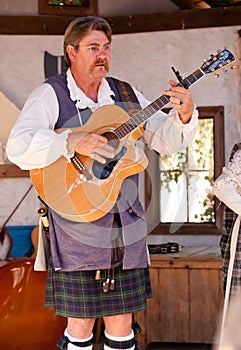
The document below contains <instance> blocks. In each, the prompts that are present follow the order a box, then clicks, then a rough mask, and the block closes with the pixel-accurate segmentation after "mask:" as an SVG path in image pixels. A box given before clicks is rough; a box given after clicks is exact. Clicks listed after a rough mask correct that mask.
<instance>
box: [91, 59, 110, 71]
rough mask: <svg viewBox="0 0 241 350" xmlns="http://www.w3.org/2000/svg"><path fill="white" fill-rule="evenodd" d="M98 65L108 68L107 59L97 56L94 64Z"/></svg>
mask: <svg viewBox="0 0 241 350" xmlns="http://www.w3.org/2000/svg"><path fill="white" fill-rule="evenodd" d="M99 65H103V66H104V67H105V69H109V64H108V62H107V59H106V58H104V59H102V58H100V57H99V58H97V60H96V61H95V62H94V66H99Z"/></svg>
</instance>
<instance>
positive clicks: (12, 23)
mask: <svg viewBox="0 0 241 350" xmlns="http://www.w3.org/2000/svg"><path fill="white" fill-rule="evenodd" d="M74 18H75V17H68V16H0V34H8V35H9V34H10V35H11V34H13V35H18V34H19V35H24V34H28V35H63V34H64V31H65V28H66V26H67V25H68V24H69V22H70V21H71V20H72V19H74ZM240 18H241V6H230V7H225V8H221V7H220V8H215V9H214V8H212V9H207V10H200V9H199V10H180V11H176V12H165V13H163V12H162V13H154V14H145V15H133V16H119V17H107V18H106V19H107V20H109V22H110V23H111V26H112V29H113V34H125V33H138V32H152V31H163V30H179V29H193V28H207V27H225V26H233V25H241V23H240Z"/></svg>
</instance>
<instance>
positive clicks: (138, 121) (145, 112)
mask: <svg viewBox="0 0 241 350" xmlns="http://www.w3.org/2000/svg"><path fill="white" fill-rule="evenodd" d="M203 75H204V73H203V72H202V71H201V70H200V69H197V70H196V71H195V72H193V73H192V74H190V75H189V76H188V77H187V78H185V79H184V80H183V85H185V87H187V88H188V87H189V86H191V85H192V84H194V83H195V82H196V81H198V80H199V79H200V78H201V77H202V76H203ZM178 85H179V86H181V84H178ZM169 100H170V98H169V96H166V95H162V96H160V97H158V98H157V99H156V100H155V101H153V102H152V103H150V104H149V105H148V106H146V107H145V108H144V109H142V110H140V111H139V112H137V113H136V114H134V115H133V116H132V117H131V118H130V119H128V120H127V121H126V122H125V123H123V124H121V125H120V126H119V127H118V128H116V129H115V134H116V135H117V137H118V138H119V139H121V138H124V137H125V136H127V135H128V134H130V133H131V132H132V131H133V130H135V129H136V128H138V127H139V126H140V125H142V124H144V123H145V122H146V121H147V119H149V118H150V117H151V116H153V115H154V114H155V113H156V112H158V111H159V110H160V109H161V108H163V107H164V106H165V105H167V104H168V103H169Z"/></svg>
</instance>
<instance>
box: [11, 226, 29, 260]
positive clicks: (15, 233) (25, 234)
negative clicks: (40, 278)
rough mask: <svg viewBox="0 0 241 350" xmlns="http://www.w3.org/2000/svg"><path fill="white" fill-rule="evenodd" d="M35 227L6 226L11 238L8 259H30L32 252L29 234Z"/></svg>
mask: <svg viewBox="0 0 241 350" xmlns="http://www.w3.org/2000/svg"><path fill="white" fill-rule="evenodd" d="M34 227H35V226H7V227H6V228H7V231H8V232H9V234H10V235H11V237H12V240H13V245H12V249H11V252H10V257H18V256H26V257H30V256H31V255H32V254H33V252H34V247H33V244H32V240H31V233H32V230H33V228H34Z"/></svg>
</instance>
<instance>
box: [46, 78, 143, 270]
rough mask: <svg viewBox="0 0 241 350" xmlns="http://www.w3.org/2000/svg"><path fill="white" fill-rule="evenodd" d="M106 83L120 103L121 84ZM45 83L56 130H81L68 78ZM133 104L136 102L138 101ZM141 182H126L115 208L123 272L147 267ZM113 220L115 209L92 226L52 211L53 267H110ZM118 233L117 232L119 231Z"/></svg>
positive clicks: (85, 116)
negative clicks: (54, 105)
mask: <svg viewBox="0 0 241 350" xmlns="http://www.w3.org/2000/svg"><path fill="white" fill-rule="evenodd" d="M107 80H108V83H109V84H110V87H111V89H112V90H113V91H114V92H115V103H118V102H121V97H120V93H119V91H118V81H117V80H116V79H114V78H108V79H107ZM46 82H47V83H48V84H50V85H51V86H52V87H53V89H54V90H55V93H56V96H57V98H58V102H59V118H58V121H57V123H56V125H55V129H60V128H63V127H70V128H73V127H79V126H80V122H79V118H78V113H77V110H76V106H75V101H72V100H71V99H70V96H69V90H68V88H67V81H66V76H65V75H63V74H59V75H57V76H54V77H52V78H50V79H48V80H47V81H46ZM133 94H134V92H133ZM134 102H135V103H136V101H134ZM80 113H81V116H82V119H84V120H85V122H86V121H87V120H88V118H89V116H90V114H91V112H90V110H89V109H88V108H87V109H86V110H80ZM138 179H139V176H138V175H137V174H136V175H132V176H130V177H128V178H126V179H125V180H124V181H123V183H122V186H121V190H120V193H119V196H118V200H117V202H116V205H115V210H116V208H117V210H118V213H119V215H120V219H121V226H122V233H123V237H124V245H125V254H124V260H123V267H124V269H130V268H142V267H146V266H147V250H146V231H147V229H146V221H145V213H144V210H143V207H142V205H141V202H140V200H139V195H138ZM80 200H81V199H80ZM113 220H114V208H113V209H112V210H111V211H110V212H109V213H107V214H106V215H105V216H104V217H102V218H100V219H98V220H96V221H94V222H90V223H78V222H73V221H69V220H66V219H64V218H62V217H60V216H59V215H58V214H57V213H56V212H54V211H53V210H52V209H49V222H50V239H51V253H52V258H53V265H54V268H55V269H61V270H62V271H77V270H96V269H107V268H109V267H110V263H111V240H112V239H113V227H112V226H113ZM116 230H118V229H117V228H116ZM116 234H117V232H116ZM114 235H115V233H114Z"/></svg>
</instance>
